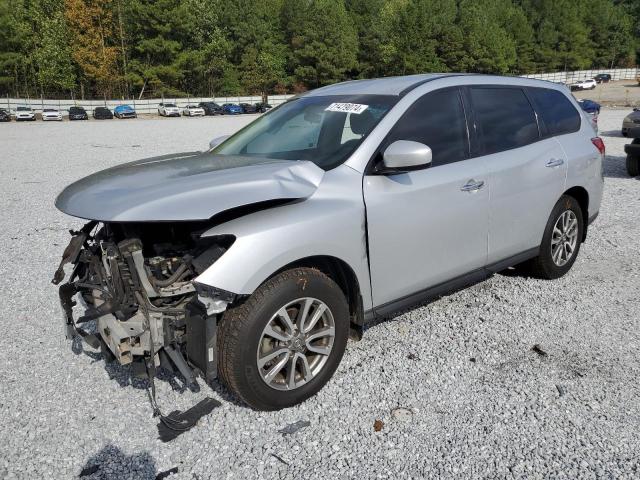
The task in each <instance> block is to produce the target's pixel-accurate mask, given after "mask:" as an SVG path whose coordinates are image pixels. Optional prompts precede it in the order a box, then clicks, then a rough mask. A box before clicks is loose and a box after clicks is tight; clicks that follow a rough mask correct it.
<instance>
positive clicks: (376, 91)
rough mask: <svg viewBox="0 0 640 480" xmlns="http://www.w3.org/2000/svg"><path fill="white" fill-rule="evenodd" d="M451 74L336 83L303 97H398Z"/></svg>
mask: <svg viewBox="0 0 640 480" xmlns="http://www.w3.org/2000/svg"><path fill="white" fill-rule="evenodd" d="M451 75H459V74H451V73H424V74H418V75H406V76H404V77H383V78H374V79H370V80H352V81H349V82H342V83H336V84H334V85H328V86H326V87H321V88H317V89H315V90H312V91H310V92H309V93H307V94H306V95H305V96H320V95H399V96H402V95H403V94H404V93H405V92H406V91H407V90H411V89H413V88H415V87H417V86H418V85H421V84H423V83H425V82H429V81H431V80H435V79H437V78H442V77H447V76H451Z"/></svg>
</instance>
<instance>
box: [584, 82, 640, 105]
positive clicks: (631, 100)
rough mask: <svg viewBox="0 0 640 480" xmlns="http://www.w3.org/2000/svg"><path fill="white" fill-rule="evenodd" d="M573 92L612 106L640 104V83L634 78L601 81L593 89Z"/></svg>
mask: <svg viewBox="0 0 640 480" xmlns="http://www.w3.org/2000/svg"><path fill="white" fill-rule="evenodd" d="M572 93H573V94H574V95H575V97H576V98H588V99H590V100H594V101H596V102H598V103H600V104H601V105H606V106H610V107H616V106H634V107H637V106H640V85H638V82H636V81H634V80H618V81H616V82H609V83H600V84H598V85H596V88H594V89H593V90H579V91H576V92H572Z"/></svg>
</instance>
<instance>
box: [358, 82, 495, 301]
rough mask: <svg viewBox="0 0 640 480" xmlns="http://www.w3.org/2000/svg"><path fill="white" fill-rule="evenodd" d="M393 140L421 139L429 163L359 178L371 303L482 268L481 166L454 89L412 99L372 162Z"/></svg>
mask: <svg viewBox="0 0 640 480" xmlns="http://www.w3.org/2000/svg"><path fill="white" fill-rule="evenodd" d="M396 140H412V141H416V142H420V143H423V144H425V145H428V146H429V147H430V148H431V150H432V152H433V162H432V164H431V166H430V167H428V168H425V169H422V170H415V171H409V172H406V173H398V174H393V175H366V176H365V177H364V188H363V190H364V200H365V204H366V212H367V229H368V240H369V261H370V269H371V283H372V290H373V302H374V305H376V306H380V305H384V304H388V303H390V302H393V301H394V300H399V299H401V298H402V297H406V296H409V295H411V294H414V293H418V292H420V291H422V290H425V289H427V288H428V287H433V286H435V285H437V284H440V283H443V282H445V281H447V280H451V279H453V278H455V277H458V276H461V275H462V274H465V273H468V272H470V271H473V270H476V269H479V268H482V267H483V266H484V265H485V262H486V259H487V220H488V212H489V186H488V184H487V181H486V180H487V178H486V166H485V163H484V161H483V160H482V159H479V158H473V159H472V158H469V132H468V128H467V122H466V119H465V111H464V108H463V103H462V96H461V93H460V90H459V89H458V88H449V89H443V90H437V91H434V92H430V93H427V94H425V95H424V96H423V97H421V98H420V99H418V100H417V101H416V102H415V103H414V104H413V105H412V106H411V107H410V108H409V109H408V110H407V112H405V114H404V115H403V117H402V118H400V120H398V122H397V123H396V125H395V126H394V128H393V129H392V131H391V132H390V133H389V135H388V137H387V138H386V140H385V141H383V143H382V145H381V146H380V153H379V158H378V159H377V160H378V161H381V153H382V152H383V151H384V149H385V148H386V147H387V146H388V145H390V144H391V143H393V142H394V141H396ZM472 184H473V185H475V187H473V188H469V185H472ZM473 185H472V186H473ZM465 186H466V188H465Z"/></svg>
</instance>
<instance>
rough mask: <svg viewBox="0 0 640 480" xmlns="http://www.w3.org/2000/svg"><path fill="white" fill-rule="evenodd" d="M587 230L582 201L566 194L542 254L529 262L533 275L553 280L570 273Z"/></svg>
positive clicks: (549, 224)
mask: <svg viewBox="0 0 640 480" xmlns="http://www.w3.org/2000/svg"><path fill="white" fill-rule="evenodd" d="M583 231H584V219H583V216H582V209H581V208H580V205H579V204H578V201H577V200H576V199H575V198H573V197H570V196H568V195H563V196H562V197H560V200H558V202H557V203H556V204H555V206H554V207H553V210H552V211H551V215H550V216H549V220H548V221H547V226H546V228H545V231H544V235H543V236H542V243H541V244H540V253H539V254H538V256H537V257H536V258H534V259H532V260H531V261H530V262H529V269H530V271H531V273H532V275H533V276H535V277H538V278H544V279H549V280H552V279H555V278H560V277H562V276H563V275H564V274H566V273H567V272H568V271H569V270H570V269H571V267H572V266H573V263H574V262H575V260H576V257H577V256H578V252H579V251H580V244H581V242H582V232H583Z"/></svg>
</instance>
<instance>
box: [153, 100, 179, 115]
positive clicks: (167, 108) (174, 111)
mask: <svg viewBox="0 0 640 480" xmlns="http://www.w3.org/2000/svg"><path fill="white" fill-rule="evenodd" d="M158 115H160V116H161V117H179V116H180V109H179V108H178V106H177V105H176V104H175V103H161V104H160V105H158Z"/></svg>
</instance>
